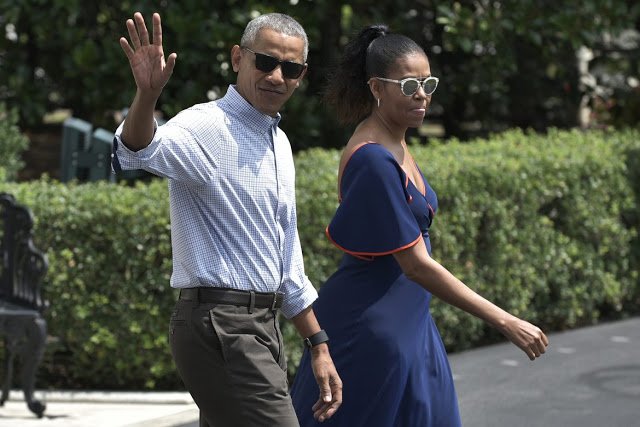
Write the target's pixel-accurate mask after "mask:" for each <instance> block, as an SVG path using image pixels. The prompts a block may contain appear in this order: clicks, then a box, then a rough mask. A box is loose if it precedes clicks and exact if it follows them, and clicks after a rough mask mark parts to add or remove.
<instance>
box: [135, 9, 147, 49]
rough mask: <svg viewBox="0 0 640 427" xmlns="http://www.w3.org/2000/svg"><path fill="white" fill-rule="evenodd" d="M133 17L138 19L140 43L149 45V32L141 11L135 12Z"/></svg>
mask: <svg viewBox="0 0 640 427" xmlns="http://www.w3.org/2000/svg"><path fill="white" fill-rule="evenodd" d="M133 19H134V20H135V21H136V28H137V29H138V34H139V36H140V44H141V45H142V46H148V45H149V44H150V43H149V32H148V31H147V26H146V25H145V23H144V18H143V17H142V14H141V13H140V12H136V13H134V14H133Z"/></svg>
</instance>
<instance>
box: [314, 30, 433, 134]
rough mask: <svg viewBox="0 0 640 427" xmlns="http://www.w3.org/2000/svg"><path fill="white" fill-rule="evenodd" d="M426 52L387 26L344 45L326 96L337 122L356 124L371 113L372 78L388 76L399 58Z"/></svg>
mask: <svg viewBox="0 0 640 427" xmlns="http://www.w3.org/2000/svg"><path fill="white" fill-rule="evenodd" d="M414 53H421V54H423V55H426V54H425V53H424V50H423V49H422V48H421V47H420V46H419V45H418V44H417V43H416V42H414V41H413V40H411V39H410V38H408V37H406V36H403V35H401V34H393V33H390V32H389V28H388V27H387V26H386V25H384V24H378V25H371V26H369V27H366V28H365V29H363V30H361V31H360V32H359V33H358V34H357V35H356V36H355V37H354V38H352V39H351V40H350V41H349V42H348V43H347V45H346V46H345V50H344V53H343V55H342V58H341V59H340V62H339V63H338V65H337V66H336V67H335V68H334V69H333V71H332V72H331V73H330V77H329V82H328V84H327V86H326V90H325V93H324V100H325V102H326V103H327V104H329V105H331V106H333V107H334V108H335V109H336V112H337V115H338V121H339V122H340V123H342V124H355V123H358V122H360V121H361V120H362V119H364V118H365V117H367V116H368V115H369V114H370V113H371V107H372V105H373V102H374V99H373V95H372V94H371V91H370V90H369V85H368V81H369V79H370V78H371V77H386V76H387V73H388V71H389V70H390V69H391V67H392V66H393V65H394V64H395V63H396V61H397V60H398V58H401V57H404V56H407V55H410V54H414Z"/></svg>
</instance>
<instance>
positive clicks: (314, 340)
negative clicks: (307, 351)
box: [302, 329, 329, 348]
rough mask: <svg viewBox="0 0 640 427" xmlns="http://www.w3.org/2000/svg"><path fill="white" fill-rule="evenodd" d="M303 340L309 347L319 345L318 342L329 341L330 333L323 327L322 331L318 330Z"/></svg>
mask: <svg viewBox="0 0 640 427" xmlns="http://www.w3.org/2000/svg"><path fill="white" fill-rule="evenodd" d="M302 341H303V342H304V345H305V346H306V347H307V348H311V347H315V346H317V345H318V344H322V343H323V342H327V341H329V335H327V333H326V332H325V331H324V329H321V330H320V332H316V333H315V334H313V335H311V336H310V337H307V338H305V339H304V340H302Z"/></svg>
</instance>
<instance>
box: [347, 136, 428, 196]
mask: <svg viewBox="0 0 640 427" xmlns="http://www.w3.org/2000/svg"><path fill="white" fill-rule="evenodd" d="M369 144H376V145H379V146H380V147H382V148H383V149H384V150H386V151H387V153H389V154H390V155H391V158H393V161H394V162H396V164H397V165H398V167H399V168H400V169H401V170H402V172H403V173H404V175H405V178H406V179H407V182H410V183H411V185H413V188H415V189H416V191H417V192H418V193H419V194H420V195H422V197H424V198H426V197H427V182H426V180H425V178H424V175H423V174H422V171H421V170H420V168H419V167H418V164H417V163H416V161H415V159H414V158H413V156H411V161H412V162H413V165H414V166H415V168H416V170H417V171H418V174H420V179H421V180H422V186H423V188H424V191H422V190H420V188H418V186H417V185H416V183H415V182H413V180H412V179H411V177H410V176H409V174H408V173H407V171H406V170H404V168H403V167H402V165H401V164H400V163H398V160H397V159H396V157H395V156H394V155H393V153H392V152H391V151H390V150H389V149H388V148H387V147H385V146H384V145H383V144H380V143H379V142H375V141H363V142H360V143H358V144H357V145H356V146H355V147H354V149H353V151H352V152H351V154H350V155H349V158H348V159H347V160H345V163H344V166H343V167H342V171H341V172H340V174H339V176H338V195H339V198H340V199H342V196H341V192H340V188H341V186H342V175H344V171H345V169H346V168H347V166H348V165H349V161H350V160H351V158H352V157H353V155H354V154H355V153H356V152H357V151H358V150H360V149H361V148H362V147H364V146H365V145H369Z"/></svg>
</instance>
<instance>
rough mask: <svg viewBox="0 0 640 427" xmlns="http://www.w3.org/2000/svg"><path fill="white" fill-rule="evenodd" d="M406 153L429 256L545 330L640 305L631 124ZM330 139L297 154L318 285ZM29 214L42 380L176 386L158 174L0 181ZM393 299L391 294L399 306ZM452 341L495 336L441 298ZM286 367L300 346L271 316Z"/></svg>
mask: <svg viewBox="0 0 640 427" xmlns="http://www.w3.org/2000/svg"><path fill="white" fill-rule="evenodd" d="M412 152H413V154H414V157H415V158H416V160H417V162H418V163H419V164H420V166H421V168H422V170H423V172H424V173H425V175H426V176H427V177H428V179H429V181H430V184H431V185H432V186H433V187H434V189H435V190H436V192H437V193H438V195H439V203H440V209H439V211H438V214H437V215H436V219H435V222H434V227H433V231H432V238H433V248H434V257H435V258H436V259H438V260H439V261H440V262H442V263H443V264H444V265H445V266H446V267H448V268H449V269H450V270H451V271H452V272H454V273H455V274H456V275H457V276H458V277H460V278H461V279H462V280H463V281H465V282H466V283H467V284H468V285H469V286H471V287H472V288H474V289H477V290H478V291H479V292H481V293H482V294H483V295H485V296H486V297H488V298H489V299H491V300H493V301H495V302H497V303H498V304H499V305H501V306H503V307H504V308H506V309H508V310H510V311H512V312H513V313H515V314H517V315H521V316H524V317H526V318H527V319H530V320H532V321H534V322H536V323H539V324H540V325H541V326H543V327H544V328H545V329H546V330H549V331H557V330H562V329H567V328H574V327H578V326H582V325H587V324H592V323H595V322H597V321H598V320H601V319H603V318H605V319H613V318H621V317H624V316H627V315H631V314H636V313H638V312H639V310H638V308H639V307H640V305H639V303H640V285H639V282H638V280H639V279H638V271H639V269H640V268H639V265H640V242H639V238H638V230H639V229H640V215H639V213H638V212H639V208H640V203H639V200H640V132H638V131H631V130H629V131H619V132H606V131H598V132H589V133H581V132H578V131H573V132H567V131H562V132H561V131H555V130H552V131H550V132H549V133H548V134H546V135H537V134H531V135H527V134H524V133H522V132H520V131H510V132H506V133H504V134H500V135H496V136H494V137H493V138H491V139H490V140H478V141H474V142H472V143H465V144H463V143H460V142H457V141H449V142H448V143H446V144H445V143H443V144H436V145H433V144H432V145H431V146H429V147H421V146H414V147H413V148H412ZM338 159H339V153H338V152H337V151H323V150H320V149H312V150H308V151H305V152H301V153H299V154H298V155H297V156H296V168H297V189H298V216H299V229H300V237H301V241H302V246H303V250H304V256H305V263H306V264H305V265H306V269H307V274H308V275H309V278H310V279H311V280H312V282H313V283H314V284H316V286H320V285H321V284H322V283H323V281H324V280H326V278H327V277H328V276H329V275H330V274H331V273H332V272H333V270H334V269H335V267H336V265H337V262H338V260H339V258H340V256H341V254H340V253H339V251H338V250H336V249H335V248H333V247H332V246H331V245H330V244H329V242H328V241H327V239H326V238H325V237H324V228H325V227H326V225H327V223H328V222H329V220H330V218H331V215H332V214H333V211H334V209H335V207H336V206H337V198H336V185H337V175H336V170H337V165H338ZM0 191H9V192H11V193H13V194H14V195H15V196H16V197H17V198H18V200H19V201H20V202H21V203H23V204H26V205H28V206H29V207H30V208H31V209H32V210H33V212H34V215H35V218H36V226H35V235H36V244H37V245H38V246H39V247H40V248H42V249H45V250H46V251H47V254H48V256H49V261H50V270H49V273H48V275H47V278H46V283H45V290H46V296H47V298H48V299H49V300H50V301H51V308H50V310H49V312H48V313H47V319H48V322H49V333H50V335H52V336H55V337H57V338H58V342H57V343H53V344H51V345H50V346H49V347H48V349H47V352H46V356H45V361H44V363H43V366H42V368H41V370H40V378H39V381H38V383H39V387H56V388H85V389H91V388H99V389H109V388H111V389H145V388H149V389H153V388H155V389H175V388H180V387H181V382H180V380H179V379H178V377H177V375H176V373H175V370H174V368H173V363H172V361H171V357H170V353H169V347H168V342H167V331H168V320H169V316H170V313H171V309H172V306H173V304H174V301H175V296H176V295H175V291H173V290H172V289H170V287H169V285H168V281H169V276H170V271H171V247H170V233H169V214H168V206H167V188H166V182H165V181H163V180H154V181H152V182H151V183H147V184H139V185H137V186H135V187H127V186H124V185H114V184H107V183H91V184H83V185H76V184H70V185H65V184H60V183H58V182H54V181H51V180H47V179H43V180H40V181H34V182H28V183H20V184H16V183H3V184H0ZM399 309H401V308H399ZM433 312H434V317H435V318H436V321H437V323H438V324H439V327H440V329H441V332H442V336H443V339H444V341H445V343H446V345H447V347H448V349H449V350H450V351H458V350H462V349H466V348H470V347H473V346H477V345H481V344H486V343H489V342H494V341H496V340H497V339H499V337H498V336H497V335H496V333H495V332H494V331H492V330H491V329H488V328H487V327H486V326H484V325H483V324H482V323H481V322H479V321H478V320H476V319H475V318H473V317H472V316H470V315H467V314H465V313H463V312H461V311H459V310H457V309H453V308H451V307H449V306H446V305H445V304H442V303H441V302H439V301H434V302H433ZM284 334H285V340H286V341H287V344H286V345H287V351H288V356H289V365H290V374H291V375H293V374H294V373H295V369H296V367H297V362H298V359H299V356H300V351H301V345H300V340H299V337H298V336H297V335H296V334H295V331H294V329H293V327H292V326H291V323H289V322H285V324H284Z"/></svg>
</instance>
